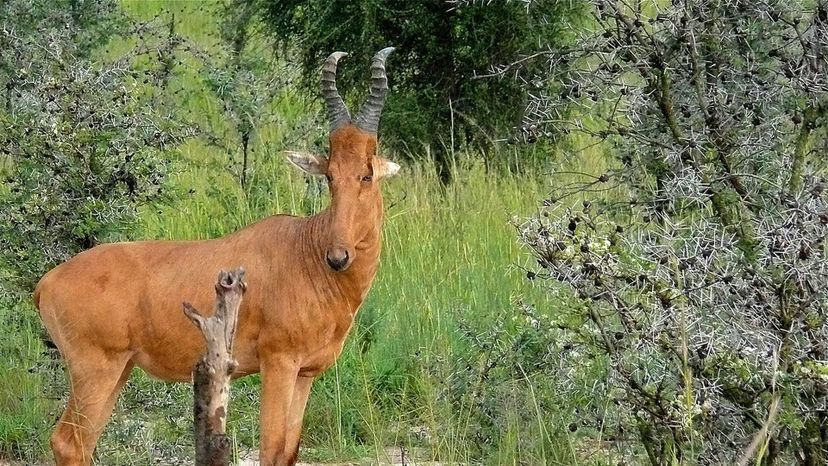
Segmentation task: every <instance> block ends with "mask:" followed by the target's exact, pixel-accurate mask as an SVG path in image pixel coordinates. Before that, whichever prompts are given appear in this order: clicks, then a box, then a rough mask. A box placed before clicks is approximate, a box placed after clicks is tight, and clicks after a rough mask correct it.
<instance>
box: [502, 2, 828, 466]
mask: <svg viewBox="0 0 828 466" xmlns="http://www.w3.org/2000/svg"><path fill="white" fill-rule="evenodd" d="M533 3H542V2H540V1H538V2H533ZM591 3H592V15H593V23H592V25H591V26H590V27H588V28H584V29H580V30H577V31H574V34H576V35H577V40H576V41H574V44H573V45H572V46H570V47H566V48H564V49H560V50H548V49H544V50H542V51H540V52H539V53H538V54H537V55H535V56H533V57H532V59H531V60H529V61H537V60H540V61H542V62H543V63H545V64H546V65H547V66H548V69H549V72H548V73H546V74H545V75H544V76H543V78H542V87H543V89H544V91H543V92H539V93H538V94H537V98H535V99H534V100H533V101H532V102H530V104H529V105H528V107H527V112H526V114H527V118H528V119H529V120H532V121H534V123H533V124H534V128H535V129H536V131H537V132H538V133H539V134H541V135H543V134H553V135H566V134H586V135H588V136H589V137H590V138H591V140H592V142H591V144H602V145H603V147H605V148H606V149H607V153H608V155H610V156H611V157H613V158H614V166H613V167H612V168H611V169H609V170H607V171H606V172H603V173H601V172H599V173H594V174H593V175H592V176H588V175H585V176H584V177H582V180H581V181H579V182H577V183H555V184H556V185H557V188H556V189H555V190H554V191H553V192H552V193H551V195H550V196H549V197H548V198H547V199H546V200H545V201H544V208H543V210H542V212H541V213H540V214H539V215H538V216H536V217H534V218H532V219H529V220H527V221H526V222H525V223H521V224H520V225H519V231H520V236H521V239H522V241H523V242H524V243H525V244H526V245H527V246H529V248H530V249H531V251H532V252H533V254H534V255H535V256H536V258H537V260H538V268H537V269H534V270H532V271H530V272H529V275H528V276H529V278H532V279H535V280H537V281H538V282H539V283H540V284H543V286H544V287H547V289H548V290H549V292H550V293H552V295H554V296H559V297H560V298H563V299H566V300H567V301H569V302H570V303H571V305H569V306H566V307H564V308H561V309H559V313H558V314H557V316H556V318H555V320H554V323H553V325H551V327H550V331H551V332H553V334H554V338H553V339H552V341H554V344H553V345H551V346H550V347H549V348H548V351H549V352H550V358H551V359H553V360H554V361H555V362H556V365H557V368H556V369H551V370H550V373H553V374H556V375H562V377H556V378H554V379H553V380H555V381H556V383H557V384H558V385H557V389H558V390H559V391H560V393H568V394H569V396H572V397H574V396H576V395H577V393H578V392H579V390H582V388H581V386H580V385H579V384H578V383H576V380H575V377H574V375H575V374H573V373H572V372H571V371H568V370H567V368H571V367H587V366H588V365H590V364H592V361H598V363H599V365H598V367H599V368H600V367H601V365H603V367H604V369H603V371H604V376H603V377H602V378H599V379H598V382H597V383H598V385H597V386H596V387H595V388H594V391H593V394H592V402H591V403H590V406H591V412H592V413H593V414H594V415H595V416H596V422H598V423H600V424H601V425H602V426H603V432H604V435H605V436H606V437H608V438H613V439H618V441H617V442H615V446H616V447H617V448H618V450H619V451H620V452H622V453H624V454H625V455H628V456H629V455H632V457H631V460H632V461H634V459H635V457H636V456H635V455H637V454H639V453H640V454H644V455H646V457H647V458H648V460H649V462H650V463H651V464H654V465H666V464H676V463H679V464H696V463H701V464H747V463H748V462H753V461H755V464H768V465H769V464H792V463H799V464H802V465H816V464H825V462H826V461H828V451H826V445H828V415H826V413H828V411H826V405H827V404H828V383H826V381H828V366H826V363H825V361H826V360H828V354H826V347H825V342H826V341H828V323H826V318H827V317H828V309H826V302H828V301H826V299H828V295H826V290H828V275H826V273H825V263H826V245H825V237H826V233H828V203H827V202H828V198H826V193H825V189H824V186H825V185H824V183H825V179H824V176H825V169H826V168H828V166H826V164H825V159H824V157H822V156H821V155H820V154H819V151H821V150H824V147H825V137H826V126H828V81H826V76H828V74H827V73H828V66H827V65H828V48H826V47H828V5H826V3H825V2H823V1H817V2H801V3H800V2H787V1H784V2H783V1H776V0H760V1H751V2H747V1H741V0H721V1H713V2H707V1H696V0H681V1H674V2H670V3H667V2H646V1H639V2H633V3H632V4H628V3H627V2H616V1H614V0H595V1H594V2H591ZM530 8H532V6H530ZM524 65H525V62H523V61H522V62H515V63H511V64H508V63H507V64H504V65H502V66H501V67H500V68H499V69H498V71H500V72H501V73H502V74H517V75H523V73H525V72H531V69H529V70H524V68H523V66H524ZM573 199H576V200H577V199H581V200H582V201H580V202H578V201H576V202H577V203H575V202H573ZM612 405H617V409H613V410H609V411H605V410H601V409H600V407H601V406H612ZM587 412H590V411H587ZM630 434H632V435H634V438H636V441H637V442H636V445H634V447H635V448H632V449H630V448H629V447H630V445H628V444H627V443H625V442H623V441H621V439H623V438H627V437H628V436H629V435H630ZM642 452H643V453H642Z"/></svg>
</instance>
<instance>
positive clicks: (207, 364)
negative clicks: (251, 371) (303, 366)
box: [184, 268, 247, 466]
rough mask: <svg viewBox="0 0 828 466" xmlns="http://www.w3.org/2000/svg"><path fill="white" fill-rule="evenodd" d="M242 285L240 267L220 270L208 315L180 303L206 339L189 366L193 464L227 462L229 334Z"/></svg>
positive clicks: (220, 464) (206, 465)
mask: <svg viewBox="0 0 828 466" xmlns="http://www.w3.org/2000/svg"><path fill="white" fill-rule="evenodd" d="M246 286H247V285H245V283H244V269H242V268H239V269H236V270H234V271H232V272H230V273H227V272H225V271H221V273H220V274H219V277H218V282H217V283H216V304H215V312H214V313H213V315H212V316H210V317H204V316H202V315H201V314H199V313H198V311H196V309H195V308H194V307H193V306H192V305H190V303H186V302H185V303H184V314H186V315H187V317H189V318H190V320H191V321H192V322H193V323H194V324H195V325H196V327H198V329H199V330H201V333H202V334H203V335H204V340H205V341H206V342H207V352H206V353H204V355H203V356H202V357H201V359H200V360H199V361H198V364H196V366H195V368H194V369H193V390H194V392H195V393H194V399H193V417H194V418H195V449H196V461H195V464H196V466H227V465H229V464H230V450H231V448H230V439H229V438H228V437H227V434H226V433H225V428H226V422H227V403H228V400H229V398H230V374H232V373H233V371H234V370H235V369H236V360H235V359H233V337H234V336H235V333H236V325H237V324H238V320H239V306H240V305H241V300H242V295H243V294H244V290H245V288H246Z"/></svg>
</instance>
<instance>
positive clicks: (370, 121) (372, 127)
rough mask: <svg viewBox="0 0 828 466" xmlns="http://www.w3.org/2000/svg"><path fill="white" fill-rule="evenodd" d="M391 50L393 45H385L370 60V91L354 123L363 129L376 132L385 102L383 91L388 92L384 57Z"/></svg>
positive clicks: (386, 56)
mask: <svg viewBox="0 0 828 466" xmlns="http://www.w3.org/2000/svg"><path fill="white" fill-rule="evenodd" d="M393 51H394V47H386V48H384V49H382V50H380V51H379V52H377V54H376V55H374V58H373V60H371V92H370V93H369V94H368V100H367V101H366V102H365V104H363V106H362V108H361V109H359V114H358V115H357V117H356V125H357V127H359V129H361V130H363V131H367V132H369V133H376V132H377V127H379V119H380V114H381V113H382V106H383V105H384V104H385V93H386V92H388V78H387V77H386V76H385V59H386V58H388V55H389V54H390V53H391V52H393Z"/></svg>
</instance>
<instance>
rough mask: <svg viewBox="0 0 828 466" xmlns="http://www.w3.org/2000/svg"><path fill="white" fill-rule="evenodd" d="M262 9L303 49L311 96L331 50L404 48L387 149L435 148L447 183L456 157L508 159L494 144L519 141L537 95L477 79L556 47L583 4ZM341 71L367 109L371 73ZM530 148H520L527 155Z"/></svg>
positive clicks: (272, 27) (281, 34) (267, 20)
mask: <svg viewBox="0 0 828 466" xmlns="http://www.w3.org/2000/svg"><path fill="white" fill-rule="evenodd" d="M259 3H260V5H259V6H258V8H259V9H260V10H261V13H260V14H261V16H262V18H263V23H264V24H265V26H266V27H267V30H268V31H269V32H270V34H271V35H272V36H274V37H275V38H276V39H277V40H278V41H280V42H281V43H282V44H286V45H296V46H297V49H298V59H299V61H300V63H301V64H302V66H301V73H302V74H301V76H302V82H303V84H304V87H305V88H306V89H315V88H316V87H317V81H318V76H317V75H318V69H319V63H320V61H321V60H322V59H323V58H324V57H326V56H327V54H329V53H330V52H331V51H332V50H343V51H347V52H349V53H351V54H352V55H353V56H354V57H361V56H369V55H371V54H373V53H374V52H375V51H377V50H379V49H381V48H383V47H386V46H388V45H393V46H395V47H397V52H396V53H395V55H394V57H393V59H392V62H393V66H394V68H395V70H396V72H395V73H394V75H393V76H390V77H389V79H390V82H391V86H392V89H393V91H394V99H392V100H390V101H389V102H388V104H387V107H386V109H385V111H384V113H383V122H384V123H383V124H384V126H383V127H384V140H385V142H386V144H387V145H388V146H389V147H391V148H392V149H395V150H397V151H398V152H400V153H401V154H402V155H407V156H408V157H410V158H412V159H414V160H417V159H419V158H421V157H422V154H423V151H424V150H429V149H430V150H431V151H432V154H433V157H434V159H435V161H436V164H437V167H438V171H439V173H440V174H441V177H442V178H444V179H448V178H449V174H450V169H451V164H452V163H453V161H452V154H453V151H454V150H455V149H462V148H464V147H468V146H471V147H474V148H478V149H481V152H480V153H481V156H482V157H483V159H484V160H485V161H486V162H491V163H495V162H497V160H490V159H500V158H503V157H502V156H501V157H498V154H499V153H502V154H504V155H506V154H508V153H509V151H505V150H501V149H502V147H501V144H498V143H496V142H495V140H501V141H505V140H507V139H513V138H514V136H515V131H514V130H515V128H516V127H518V126H520V125H521V123H522V116H523V108H524V107H525V105H526V103H527V101H528V100H529V93H530V92H531V88H530V89H527V88H526V87H525V86H524V85H523V83H521V82H520V81H518V80H514V79H476V77H477V76H479V75H485V74H487V70H488V68H489V66H490V65H491V64H492V63H501V62H507V61H512V60H517V59H518V58H519V57H520V54H521V53H522V52H523V51H524V50H526V49H528V48H531V47H534V46H535V45H536V44H537V43H538V42H539V41H543V42H548V41H550V39H553V38H558V37H559V36H560V35H561V33H560V32H559V31H560V29H561V25H563V24H566V23H567V22H569V21H571V20H572V19H573V18H576V17H577V15H578V9H577V8H575V6H574V5H577V4H573V3H572V2H563V1H548V2H543V4H541V5H537V6H535V7H533V8H530V9H528V8H526V7H525V5H523V4H521V2H492V3H490V4H489V5H488V6H485V7H484V6H483V5H482V3H481V4H479V5H475V4H470V5H463V4H459V3H455V4H452V3H450V2H446V1H445V0H428V1H420V0H409V1H402V2H400V1H397V2H377V1H374V0H360V1H350V2H329V1H325V0H318V1H310V2H308V1H287V2H259ZM487 3H488V2H487ZM346 18H347V20H346ZM555 42H556V41H555ZM553 43H554V42H553ZM345 63H349V62H345ZM341 68H342V69H341V71H340V73H339V78H338V82H339V88H340V89H342V90H343V91H345V93H346V94H347V95H350V96H354V100H355V101H360V100H361V99H362V97H363V95H364V92H365V91H366V89H367V86H366V85H365V79H366V74H365V70H364V69H362V67H360V66H353V65H350V64H345V65H343V66H342V67H341ZM537 71H539V72H542V68H539V69H538V70H537ZM519 141H520V142H524V141H522V140H519ZM513 142H515V141H513ZM533 142H534V141H533ZM531 148H532V146H531V144H530V145H523V146H521V148H520V150H521V151H522V152H523V154H522V155H524V156H526V155H527V154H529V153H530V152H531V151H530V149H531Z"/></svg>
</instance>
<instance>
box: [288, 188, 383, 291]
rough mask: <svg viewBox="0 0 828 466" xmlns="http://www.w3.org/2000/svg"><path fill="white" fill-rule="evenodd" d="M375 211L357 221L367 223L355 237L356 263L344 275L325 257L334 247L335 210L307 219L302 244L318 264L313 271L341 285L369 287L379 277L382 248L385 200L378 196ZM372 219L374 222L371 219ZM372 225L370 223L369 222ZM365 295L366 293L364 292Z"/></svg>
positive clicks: (329, 208) (361, 216)
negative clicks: (378, 269)
mask: <svg viewBox="0 0 828 466" xmlns="http://www.w3.org/2000/svg"><path fill="white" fill-rule="evenodd" d="M374 208H375V209H376V210H375V211H374V212H368V213H366V214H367V215H360V213H358V214H357V221H359V222H363V221H364V222H365V223H363V224H362V225H360V226H361V228H360V230H359V231H357V232H356V236H355V237H354V244H353V247H354V251H352V252H353V253H354V254H355V257H354V261H353V263H352V264H351V266H350V267H349V268H348V270H346V271H344V272H333V271H331V270H330V269H329V268H328V266H327V265H326V263H325V254H326V252H327V248H328V246H329V245H330V243H329V241H330V240H329V237H330V224H331V222H332V220H333V219H332V217H333V212H332V210H331V207H328V208H326V209H325V210H323V211H322V212H320V213H318V214H316V215H314V216H313V217H310V218H308V219H307V223H306V224H305V226H304V228H303V230H302V235H301V236H302V245H303V249H305V251H306V254H307V256H306V257H308V258H310V259H311V260H310V262H312V263H314V264H316V266H315V267H314V269H313V270H311V271H310V272H311V273H313V274H314V276H316V277H322V276H324V277H330V278H332V279H333V281H335V282H338V283H337V284H338V285H340V286H339V287H340V288H341V287H342V285H346V286H347V287H348V288H351V286H348V285H357V287H358V288H363V287H364V288H367V287H369V286H370V284H371V281H372V280H373V278H374V275H375V274H376V270H377V266H378V264H379V255H380V248H381V235H380V232H381V229H382V220H383V219H382V197H381V196H378V199H377V203H376V205H375V207H374ZM369 218H370V220H368V219H369ZM369 222H370V223H369ZM360 292H362V290H360Z"/></svg>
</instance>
